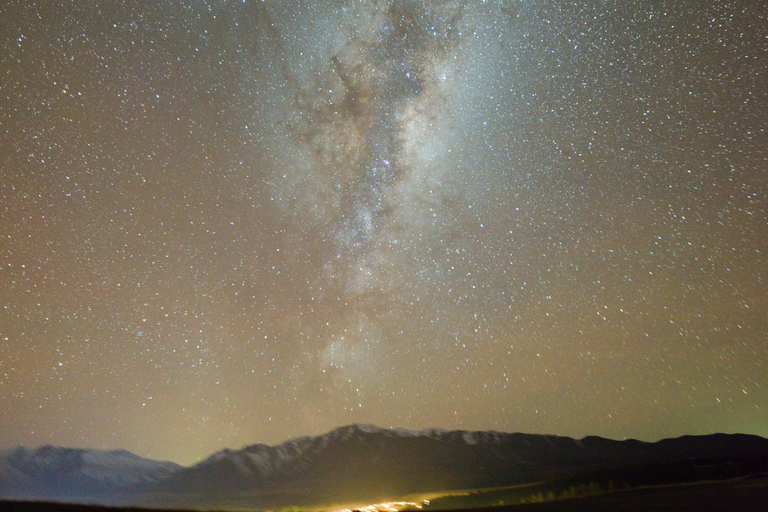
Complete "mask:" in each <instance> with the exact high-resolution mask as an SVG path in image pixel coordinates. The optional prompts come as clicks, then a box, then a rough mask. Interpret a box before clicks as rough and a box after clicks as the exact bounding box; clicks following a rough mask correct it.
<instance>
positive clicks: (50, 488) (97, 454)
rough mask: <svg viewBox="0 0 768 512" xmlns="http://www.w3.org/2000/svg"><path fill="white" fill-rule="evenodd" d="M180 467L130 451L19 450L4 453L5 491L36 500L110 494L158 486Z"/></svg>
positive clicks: (0, 474) (0, 463)
mask: <svg viewBox="0 0 768 512" xmlns="http://www.w3.org/2000/svg"><path fill="white" fill-rule="evenodd" d="M181 468H182V467H181V466H179V465H178V464H175V463H173V462H160V461H155V460H151V459H145V458H142V457H139V456H137V455H134V454H133V453H131V452H128V451H125V450H114V451H101V450H83V449H74V448H58V447H54V446H42V447H40V448H36V449H28V448H24V447H17V448H13V449H10V450H2V451H0V492H1V493H2V495H3V496H13V497H27V498H36V499H42V498H46V499H68V498H78V497H82V496H92V495H108V494H110V493H116V492H118V491H123V490H125V489H128V488H131V487H133V486H136V485H138V484H149V483H154V482H159V481H161V480H164V479H166V478H167V477H169V476H170V475H171V474H173V473H175V472H176V471H178V470H180V469H181Z"/></svg>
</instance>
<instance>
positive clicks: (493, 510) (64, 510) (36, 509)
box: [0, 476, 768, 512]
mask: <svg viewBox="0 0 768 512" xmlns="http://www.w3.org/2000/svg"><path fill="white" fill-rule="evenodd" d="M143 510H148V509H139V508H111V507H100V506H87V505H73V504H62V503H51V502H31V501H26V502H25V501H0V511H2V512H141V511H143ZM152 510H154V511H155V512H157V511H158V510H159V509H152ZM467 510H471V511H472V512H566V511H567V512H603V511H605V512H608V511H621V512H640V511H643V512H652V511H690V512H722V511H738V512H766V511H768V476H760V477H748V478H741V479H736V480H727V481H718V482H698V483H693V484H680V485H669V486H658V487H648V488H642V489H633V490H626V491H616V492H612V493H607V494H600V495H594V496H588V497H583V498H575V499H570V500H560V501H551V502H546V503H530V504H523V505H505V506H498V507H485V508H475V509H467ZM175 512H178V511H175Z"/></svg>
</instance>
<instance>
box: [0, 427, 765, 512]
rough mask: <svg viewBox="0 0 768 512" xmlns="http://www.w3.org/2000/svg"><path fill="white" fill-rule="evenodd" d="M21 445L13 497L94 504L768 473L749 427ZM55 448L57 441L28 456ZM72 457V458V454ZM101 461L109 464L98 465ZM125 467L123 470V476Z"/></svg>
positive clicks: (228, 503)
mask: <svg viewBox="0 0 768 512" xmlns="http://www.w3.org/2000/svg"><path fill="white" fill-rule="evenodd" d="M18 450H20V451H18ZM18 450H17V451H18V453H21V454H22V455H16V456H15V457H14V456H8V455H4V456H2V457H0V490H3V496H7V495H8V494H7V492H6V491H5V489H6V488H8V487H9V486H10V487H13V486H17V487H18V486H19V485H20V486H22V487H24V486H26V488H28V486H29V483H30V482H36V481H39V479H40V478H42V481H43V482H44V483H45V488H46V489H52V490H55V491H56V492H58V493H61V492H62V491H63V490H65V489H66V488H67V486H69V488H71V489H73V492H71V493H70V494H71V495H77V496H83V495H87V494H88V492H89V491H91V490H93V492H91V496H95V498H94V501H101V502H105V503H117V502H120V503H138V504H143V505H153V506H166V507H207V508H226V507H231V508H234V507H251V508H276V507H281V506H285V505H291V504H295V505H309V504H331V503H349V502H376V501H380V500H385V499H393V498H397V497H399V496H402V495H404V494H408V493H411V492H424V491H440V490H447V489H474V488H483V487H493V486H502V485H514V484H521V483H527V482H539V481H554V480H561V481H562V480H567V479H574V478H582V477H588V476H590V475H598V476H599V477H600V478H604V477H607V476H610V475H624V476H626V477H627V478H628V479H631V480H632V481H633V482H642V481H644V480H649V479H651V480H653V479H654V478H655V479H656V481H658V480H659V479H662V481H665V480H668V481H675V480H677V481H682V480H693V479H703V478H706V477H712V476H718V477H722V476H725V477H732V476H739V475H742V474H746V473H748V472H753V471H766V470H768V439H764V438H761V437H758V436H750V435H740V434H733V435H725V434H715V435H708V436H684V437H680V438H677V439H666V440H663V441H659V442H657V443H646V442H641V441H635V440H629V441H614V440H610V439H604V438H600V437H586V438H584V439H581V440H576V439H571V438H568V437H560V436H547V435H533V434H509V433H502V432H467V431H442V430H425V431H419V432H415V431H407V430H387V429H382V428H378V427H375V426H371V425H350V426H346V427H341V428H337V429H335V430H333V431H331V432H329V433H327V434H325V435H322V436H317V437H302V438H297V439H292V440H290V441H287V442H285V443H282V444H280V445H277V446H267V445H263V444H255V445H251V446H247V447H245V448H243V449H240V450H222V451H220V452H217V453H215V454H213V455H211V456H210V457H208V458H207V459H205V460H204V461H202V462H200V463H198V464H196V465H194V466H191V467H188V468H179V467H178V466H175V465H172V464H169V463H154V462H152V461H147V460H146V459H141V458H139V457H136V456H135V455H132V454H128V453H127V452H83V451H82V450H80V451H77V450H72V451H71V452H72V454H69V453H68V452H67V451H62V453H61V454H60V455H59V456H58V457H56V458H54V459H53V460H55V461H56V462H55V464H54V466H56V469H55V470H52V469H47V466H45V464H43V463H41V462H39V460H41V459H42V460H47V459H46V458H45V457H42V456H41V455H39V454H38V455H36V456H35V457H31V456H26V457H25V456H23V453H25V452H24V451H23V449H18ZM45 450H49V451H50V450H57V449H52V448H50V447H48V448H41V449H39V450H36V451H33V452H30V451H27V452H26V453H44V452H45ZM6 453H8V452H6ZM11 453H13V451H11ZM94 454H95V455H94ZM107 454H109V455H107ZM70 457H71V460H72V462H68V461H69V460H70ZM27 459H30V460H37V461H38V462H35V463H34V464H32V465H31V466H30V464H19V463H18V461H20V460H27ZM113 459H114V461H113ZM94 460H95V461H98V463H94V462H93V461H94ZM116 461H120V463H119V464H118V463H116ZM86 462H88V463H86ZM153 464H154V465H153ZM30 467H31V468H37V469H33V470H30V469H29V468H30ZM94 467H95V468H98V469H87V468H94ZM6 468H10V469H6ZM41 468H42V469H41ZM83 468H86V469H83ZM121 468H124V469H121ZM692 468H693V469H692ZM702 468H704V469H702ZM713 468H714V469H713ZM724 468H725V469H724ZM123 470H124V471H125V472H126V474H125V476H124V477H123V476H120V475H121V474H122V473H121V472H122V471H123ZM694 470H695V471H694ZM40 475H44V476H42V477H41V476H40ZM6 482H9V483H7V484H6ZM14 482H15V483H14ZM19 482H21V483H19ZM657 483H658V482H657ZM105 489H106V490H109V489H113V490H116V492H115V494H116V495H119V499H116V498H114V497H113V499H112V500H111V501H107V500H106V499H105V496H107V494H105ZM74 491H77V492H74ZM97 491H98V492H97ZM56 496H61V494H57V495H56Z"/></svg>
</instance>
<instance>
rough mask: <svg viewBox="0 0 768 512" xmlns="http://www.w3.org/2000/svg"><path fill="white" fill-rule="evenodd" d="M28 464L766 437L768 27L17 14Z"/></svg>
mask: <svg viewBox="0 0 768 512" xmlns="http://www.w3.org/2000/svg"><path fill="white" fill-rule="evenodd" d="M0 35H1V36H2V37H1V38H0V44H2V47H1V48H0V432H2V435H0V447H9V446H13V445H16V444H23V445H27V446H37V445H40V444H49V443H50V444H55V445H62V446H78V447H90V448H125V449H128V450H131V451H133V452H135V453H137V454H139V455H142V456H150V457H153V458H161V459H171V460H175V461H178V462H181V463H185V464H188V463H192V462H194V461H196V460H198V459H200V458H201V457H204V456H206V455H208V454H210V453H211V452H213V451H215V450H218V449H220V448H223V447H232V448H237V447H240V446H242V445H245V444H251V443H256V442H265V443H270V444H272V443H278V442H281V441H284V440H286V439H288V438H290V437H294V436H299V435H315V434H320V433H323V432H325V431H328V430H330V429H332V428H334V427H335V426H338V425H342V424H348V423H353V422H364V423H375V424H378V425H380V426H383V427H404V428H411V429H421V428H427V427H441V428H446V429H471V430H490V429H494V430H503V431H513V432H515V431H519V432H530V433H548V434H560V435H568V436H573V437H582V436H585V435H590V434H595V435H602V436H607V437H612V438H617V439H622V438H626V437H634V438H639V439H643V440H656V439H660V438H662V437H671V436H678V435H683V434H702V433H710V432H715V431H722V432H746V433H754V434H759V435H763V436H768V369H767V368H768V320H767V318H766V311H767V310H768V304H767V303H766V302H767V300H768V299H767V297H768V286H767V283H766V279H768V277H767V276H768V262H766V250H767V249H768V227H767V226H768V179H766V170H767V169H768V163H767V162H768V135H767V134H766V119H768V87H767V86H766V84H768V8H767V7H766V5H765V4H764V3H763V2H755V1H752V0H743V1H715V0H710V1H707V2H701V1H698V0H697V1H693V0H690V1H667V2H664V1H653V2H651V1H645V2H635V1H629V0H627V1H592V2H560V1H557V2H554V1H550V2H545V1H536V0H531V1H518V0H503V1H487V2H484V1H483V2H481V1H472V2H458V1H453V0H446V1H435V2H415V1H407V0H403V1H401V0H392V1H370V2H367V1H351V0H350V1H335V2H334V1H320V0H318V1H315V2H310V1H277V0H274V1H266V2H264V1H256V0H239V1H234V0H232V1H223V0H221V1H216V0H207V1H205V0H183V1H182V0H179V1H164V2H160V1H154V0H153V1H149V0H147V1H124V2H117V1H92V0H73V1H64V0H58V1H52V0H38V1H32V0H10V1H8V0H6V1H4V2H2V6H0Z"/></svg>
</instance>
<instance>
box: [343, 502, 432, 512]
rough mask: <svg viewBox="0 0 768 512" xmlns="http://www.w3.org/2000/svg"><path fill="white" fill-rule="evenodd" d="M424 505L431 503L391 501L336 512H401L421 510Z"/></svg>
mask: <svg viewBox="0 0 768 512" xmlns="http://www.w3.org/2000/svg"><path fill="white" fill-rule="evenodd" d="M422 505H429V501H422V502H421V503H416V502H414V501H391V502H389V503H376V504H374V505H367V506H365V507H360V508H355V509H351V508H343V509H341V510H337V511H336V512H400V511H401V510H404V509H406V508H416V509H421V508H422Z"/></svg>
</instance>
